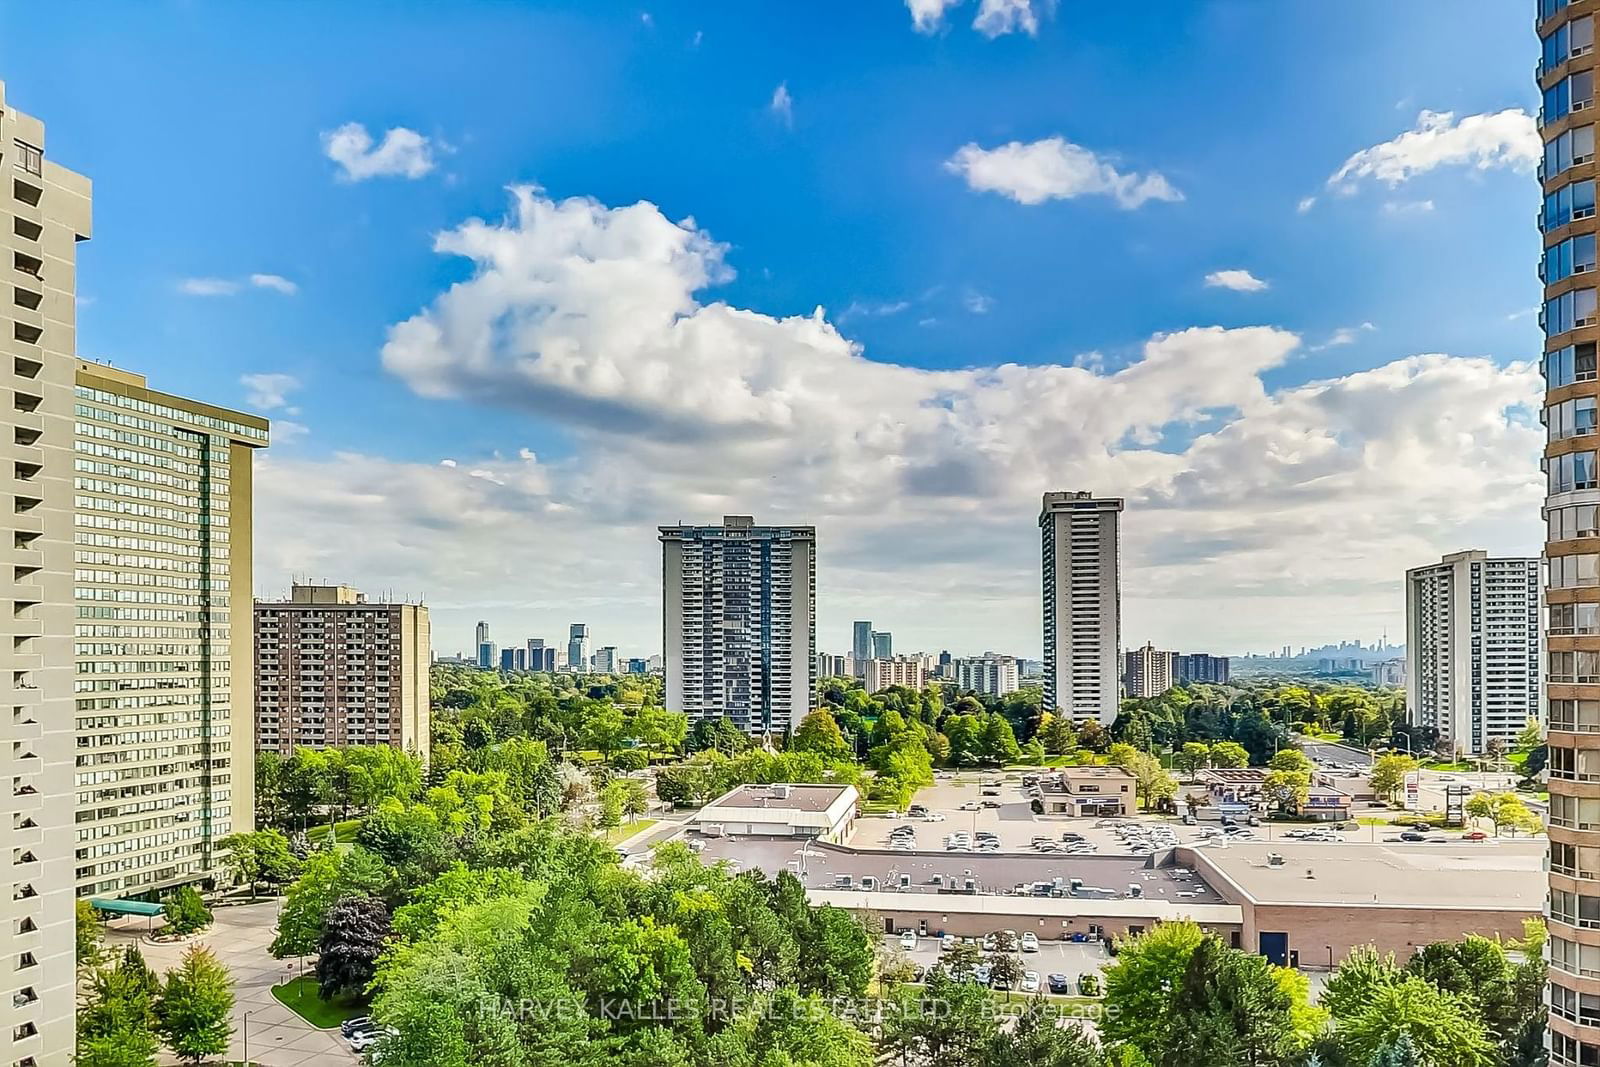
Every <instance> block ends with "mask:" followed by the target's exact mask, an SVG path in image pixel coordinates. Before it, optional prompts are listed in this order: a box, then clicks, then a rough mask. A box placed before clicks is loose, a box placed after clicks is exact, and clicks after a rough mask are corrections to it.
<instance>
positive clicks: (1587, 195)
mask: <svg viewBox="0 0 1600 1067" xmlns="http://www.w3.org/2000/svg"><path fill="white" fill-rule="evenodd" d="M1534 11H1535V20H1536V25H1537V28H1538V33H1539V38H1540V42H1541V45H1542V54H1541V57H1540V61H1539V64H1538V67H1537V74H1536V78H1537V81H1538V86H1539V89H1540V91H1541V92H1542V93H1543V94H1544V100H1543V107H1542V108H1541V109H1540V112H1539V132H1540V136H1541V138H1542V139H1543V142H1544V159H1543V161H1542V163H1541V164H1540V166H1539V170H1538V175H1539V180H1540V183H1541V186H1542V189H1541V192H1542V193H1543V196H1544V207H1543V210H1542V211H1541V212H1540V215H1539V229H1540V231H1541V232H1542V233H1543V240H1542V244H1541V247H1542V248H1543V249H1544V254H1543V256H1542V257H1541V260H1540V270H1539V276H1540V277H1541V279H1542V280H1543V281H1544V307H1543V310H1542V313H1541V315H1540V324H1541V325H1542V326H1543V327H1544V333H1545V342H1544V352H1543V358H1542V361H1541V365H1542V367H1543V370H1544V384H1545V408H1544V420H1543V421H1544V425H1545V427H1546V433H1547V435H1548V442H1547V443H1546V445H1545V450H1544V469H1545V476H1546V478H1547V480H1548V488H1547V490H1546V493H1547V495H1546V497H1545V503H1544V511H1543V518H1544V519H1545V522H1546V524H1547V527H1546V535H1545V538H1546V539H1545V546H1544V555H1545V559H1546V561H1547V563H1546V566H1547V570H1548V574H1547V580H1546V587H1545V601H1546V603H1547V608H1546V611H1547V618H1546V622H1545V627H1546V629H1545V643H1546V647H1547V650H1548V651H1547V655H1548V661H1547V666H1548V670H1547V671H1546V674H1545V679H1544V681H1545V696H1546V699H1547V703H1548V709H1547V719H1546V726H1547V732H1546V739H1547V741H1548V744H1549V763H1548V778H1549V787H1550V807H1549V819H1548V826H1549V834H1550V861H1549V867H1550V897H1549V903H1548V904H1547V913H1548V917H1549V925H1550V931H1549V942H1548V947H1547V949H1546V952H1547V954H1548V958H1549V961H1550V966H1549V995H1550V1005H1549V1007H1550V1012H1549V1016H1548V1027H1549V1029H1548V1038H1547V1042H1548V1047H1549V1050H1550V1063H1551V1065H1552V1067H1572V1065H1576V1064H1587V1063H1600V986H1597V985H1596V983H1595V980H1594V978H1593V977H1592V976H1593V975H1594V974H1595V973H1596V961H1600V888H1597V887H1600V791H1597V787H1596V786H1595V784H1594V783H1595V782H1596V781H1600V548H1597V546H1600V540H1597V538H1600V516H1597V515H1596V510H1597V505H1600V475H1597V473H1596V470H1597V468H1596V465H1595V460H1596V449H1595V442H1596V440H1597V438H1596V436H1595V429H1596V427H1595V422H1596V415H1595V412H1596V408H1597V405H1600V401H1597V398H1600V382H1597V381H1596V367H1595V342H1596V340H1597V339H1600V320H1597V317H1596V310H1595V308H1596V296H1595V294H1596V284H1595V279H1596V277H1597V276H1600V275H1597V274H1596V249H1595V241H1596V231H1597V229H1600V227H1597V225H1596V218H1595V178H1596V162H1595V136H1594V135H1595V115H1596V114H1597V111H1596V109H1595V65H1596V53H1595V48H1594V41H1595V37H1594V30H1595V12H1596V5H1595V4H1594V3H1593V2H1591V0H1577V2H1574V3H1568V0H1535V8H1534ZM1419 652H1420V650H1419V649H1417V648H1416V647H1415V646H1412V647H1410V648H1407V649H1406V659H1407V664H1406V674H1407V684H1406V693H1407V696H1408V697H1409V696H1410V693H1411V688H1412V685H1413V683H1414V680H1415V679H1416V678H1417V677H1418V676H1419V675H1422V674H1424V673H1426V672H1427V670H1428V667H1427V665H1426V664H1425V663H1424V661H1423V659H1422V658H1421V656H1420V655H1419Z"/></svg>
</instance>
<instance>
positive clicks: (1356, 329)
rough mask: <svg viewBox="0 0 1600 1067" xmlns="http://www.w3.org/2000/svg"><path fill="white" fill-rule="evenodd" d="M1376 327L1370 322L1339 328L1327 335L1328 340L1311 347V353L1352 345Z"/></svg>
mask: <svg viewBox="0 0 1600 1067" xmlns="http://www.w3.org/2000/svg"><path fill="white" fill-rule="evenodd" d="M1376 329H1377V327H1376V326H1374V325H1372V323H1370V322H1363V323H1362V324H1361V325H1360V326H1340V327H1339V328H1338V329H1336V330H1334V331H1333V332H1332V333H1331V334H1329V335H1328V339H1327V340H1326V341H1323V342H1322V343H1321V344H1320V345H1312V346H1311V349H1310V350H1311V351H1312V352H1321V351H1323V350H1324V349H1328V348H1339V347H1341V346H1342V345H1353V344H1355V343H1356V341H1357V340H1358V339H1360V337H1361V335H1362V334H1364V333H1371V332H1372V331H1374V330H1376Z"/></svg>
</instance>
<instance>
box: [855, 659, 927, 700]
mask: <svg viewBox="0 0 1600 1067" xmlns="http://www.w3.org/2000/svg"><path fill="white" fill-rule="evenodd" d="M927 680H928V670H927V661H926V660H924V659H923V658H922V657H921V656H880V657H878V658H876V659H869V660H867V679H866V686H867V692H869V693H876V692H879V691H881V690H884V689H887V688H889V687H890V686H891V685H903V686H905V687H906V688H908V689H921V688H922V687H923V685H925V684H926V683H927Z"/></svg>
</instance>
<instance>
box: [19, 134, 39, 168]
mask: <svg viewBox="0 0 1600 1067" xmlns="http://www.w3.org/2000/svg"><path fill="white" fill-rule="evenodd" d="M17 166H19V167H21V168H22V169H23V170H25V171H27V172H28V173H29V174H39V173H42V172H43V171H44V152H43V151H42V150H41V149H38V148H35V147H33V145H31V144H29V143H28V142H27V141H18V142H17Z"/></svg>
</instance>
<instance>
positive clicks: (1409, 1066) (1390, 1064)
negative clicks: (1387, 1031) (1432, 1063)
mask: <svg viewBox="0 0 1600 1067" xmlns="http://www.w3.org/2000/svg"><path fill="white" fill-rule="evenodd" d="M1367 1067H1429V1065H1428V1063H1427V1062H1426V1061H1425V1060H1423V1058H1422V1053H1420V1052H1418V1051H1417V1046H1416V1044H1415V1043H1414V1042H1413V1041H1412V1040H1411V1035H1410V1034H1409V1033H1406V1032H1405V1031H1403V1030H1402V1031H1401V1032H1400V1035H1399V1036H1398V1037H1396V1038H1395V1039H1394V1040H1392V1041H1388V1042H1385V1043H1384V1044H1383V1045H1381V1046H1380V1047H1379V1048H1378V1049H1377V1051H1375V1052H1374V1053H1373V1054H1372V1058H1371V1059H1370V1060H1368V1061H1367Z"/></svg>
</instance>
